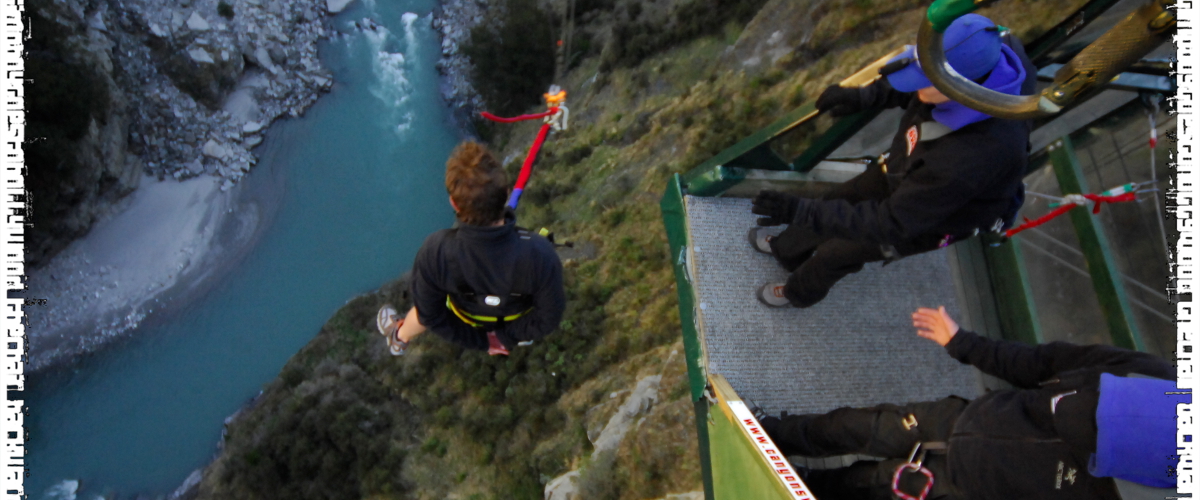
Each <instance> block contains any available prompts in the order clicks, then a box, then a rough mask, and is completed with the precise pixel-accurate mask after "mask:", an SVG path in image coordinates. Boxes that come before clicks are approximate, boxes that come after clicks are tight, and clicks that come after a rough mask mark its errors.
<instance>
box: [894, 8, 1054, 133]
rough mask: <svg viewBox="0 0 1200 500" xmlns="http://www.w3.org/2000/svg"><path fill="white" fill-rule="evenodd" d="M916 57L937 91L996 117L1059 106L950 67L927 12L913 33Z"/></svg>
mask: <svg viewBox="0 0 1200 500" xmlns="http://www.w3.org/2000/svg"><path fill="white" fill-rule="evenodd" d="M917 59H918V60H919V61H920V64H921V70H922V71H923V72H924V73H925V77H926V78H929V81H930V82H932V83H933V86H934V87H936V88H937V89H938V90H939V91H941V92H942V93H943V94H945V95H946V97H949V98H951V99H953V100H954V101H956V102H959V103H961V104H962V105H964V106H966V107H968V108H971V109H974V110H976V111H979V112H981V113H985V114H988V115H991V116H994V117H997V118H1005V119H1009V120H1029V119H1033V118H1040V117H1043V116H1050V115H1053V114H1055V113H1057V112H1058V111H1059V110H1060V109H1062V108H1060V107H1059V106H1058V105H1056V104H1054V103H1053V102H1050V100H1049V99H1047V98H1046V96H1044V95H1032V96H1016V95H1010V94H1005V93H1002V92H996V91H994V90H991V89H988V88H985V87H983V86H982V85H979V84H977V83H975V82H973V81H971V80H969V79H967V78H966V77H964V76H962V75H960V74H958V72H957V71H954V68H952V67H950V63H949V62H947V61H946V52H945V51H944V50H943V49H942V34H941V33H938V32H937V30H935V29H933V22H932V21H930V20H929V17H928V16H924V17H923V18H922V21H921V29H920V31H918V33H917Z"/></svg>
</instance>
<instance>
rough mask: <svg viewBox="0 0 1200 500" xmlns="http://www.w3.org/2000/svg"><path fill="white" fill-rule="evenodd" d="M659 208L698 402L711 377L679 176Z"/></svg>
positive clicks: (670, 182)
mask: <svg viewBox="0 0 1200 500" xmlns="http://www.w3.org/2000/svg"><path fill="white" fill-rule="evenodd" d="M659 207H660V208H661V209H662V214H663V225H664V226H666V230H667V241H668V242H669V243H670V245H671V266H672V267H673V268H674V270H675V291H676V292H677V293H678V294H679V323H680V324H681V325H682V326H683V350H684V354H685V356H686V357H687V367H688V386H689V387H690V388H691V390H692V401H695V400H697V399H702V398H703V397H704V387H705V386H707V385H708V374H707V373H705V366H704V364H703V363H702V360H703V358H704V350H703V349H702V347H701V345H700V332H699V330H698V329H697V328H696V292H695V290H694V289H693V288H692V277H691V270H690V267H689V265H688V261H687V259H688V230H687V206H685V205H684V202H683V184H682V180H681V179H680V177H679V174H675V175H674V176H672V177H671V180H670V181H669V182H668V184H667V191H666V193H664V194H663V197H662V202H660V203H659Z"/></svg>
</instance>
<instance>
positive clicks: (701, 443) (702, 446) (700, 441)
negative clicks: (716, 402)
mask: <svg viewBox="0 0 1200 500" xmlns="http://www.w3.org/2000/svg"><path fill="white" fill-rule="evenodd" d="M692 413H693V414H695V415H696V441H697V443H696V444H697V446H698V448H699V451H700V477H701V479H702V481H703V482H704V498H705V500H715V499H716V498H717V496H716V493H714V492H713V470H712V456H711V449H712V446H710V444H709V443H711V441H710V440H709V437H708V420H709V419H708V398H703V397H702V398H700V399H697V400H696V401H694V402H693V403H692Z"/></svg>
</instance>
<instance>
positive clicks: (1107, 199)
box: [1004, 192, 1137, 238]
mask: <svg viewBox="0 0 1200 500" xmlns="http://www.w3.org/2000/svg"><path fill="white" fill-rule="evenodd" d="M1083 197H1084V198H1087V199H1089V200H1092V201H1094V202H1096V206H1095V208H1093V209H1092V213H1093V214H1098V213H1100V205H1103V204H1105V203H1120V202H1123V201H1135V200H1137V193H1134V192H1129V193H1124V194H1120V195H1117V196H1103V195H1098V194H1085V195H1083ZM1077 206H1079V205H1076V204H1074V203H1071V204H1067V205H1063V206H1061V207H1058V208H1056V209H1054V211H1052V212H1050V213H1048V214H1046V215H1043V216H1041V217H1038V218H1037V219H1034V220H1029V219H1025V223H1024V224H1021V225H1020V226H1017V227H1014V228H1012V229H1009V230H1008V231H1005V232H1004V236H1006V237H1009V238H1012V237H1013V235H1014V234H1017V233H1019V232H1021V231H1024V230H1026V229H1033V228H1035V227H1038V226H1040V225H1042V224H1045V223H1047V222H1049V221H1050V219H1053V218H1055V217H1058V216H1060V215H1062V214H1065V213H1067V212H1069V211H1071V209H1072V208H1075V207H1077Z"/></svg>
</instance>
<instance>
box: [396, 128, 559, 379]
mask: <svg viewBox="0 0 1200 500" xmlns="http://www.w3.org/2000/svg"><path fill="white" fill-rule="evenodd" d="M446 191H448V192H449V193H450V206H451V207H453V208H454V213H455V217H456V218H457V220H458V224H457V225H456V227H454V228H453V229H443V230H441V231H438V232H436V233H433V234H432V235H430V236H429V237H428V238H426V239H425V243H424V244H423V245H421V249H420V250H418V251H417V258H416V259H415V261H414V262H413V270H412V278H411V280H412V281H411V282H410V289H409V290H410V293H411V296H412V301H413V307H412V308H411V309H409V311H408V313H407V314H406V315H405V316H400V314H399V313H398V312H397V311H396V309H395V308H394V307H393V306H391V305H390V304H389V305H384V306H383V307H382V308H380V309H379V315H378V318H377V326H378V328H379V332H380V333H382V334H383V335H384V336H385V337H387V343H388V350H389V352H391V354H392V355H393V356H399V355H401V354H404V350H405V349H406V348H407V347H408V344H409V342H412V341H413V339H414V338H416V336H417V335H420V334H422V333H424V332H425V331H426V330H427V329H428V330H433V333H435V334H437V335H438V336H439V337H442V338H444V339H446V340H449V341H451V342H453V343H455V344H458V345H461V346H463V347H466V348H468V349H478V350H486V351H487V352H488V354H491V355H493V356H495V355H502V356H507V355H508V354H509V349H512V348H513V347H515V346H516V345H518V344H519V343H521V342H528V341H533V340H536V339H539V338H542V337H545V336H546V335H549V334H550V333H551V332H553V331H554V330H555V329H556V328H558V323H559V322H560V321H562V316H563V311H564V310H565V309H566V306H567V302H566V294H565V292H564V291H563V280H562V263H561V262H560V261H559V259H558V254H557V253H556V252H555V250H554V244H552V243H550V241H548V240H547V239H546V238H543V237H542V236H539V235H537V234H532V233H530V232H529V231H527V230H525V229H522V228H519V227H517V225H516V216H515V215H514V214H513V211H512V210H510V209H508V208H507V207H506V206H505V202H506V201H507V200H508V196H509V193H510V191H511V190H510V189H509V184H508V180H507V178H506V176H505V174H504V168H503V167H501V166H500V163H499V162H497V161H496V159H495V157H493V156H492V153H491V152H489V151H488V150H487V148H485V147H484V146H483V145H481V144H479V143H476V142H471V141H467V142H464V143H462V144H460V145H459V146H458V147H457V148H455V149H454V152H453V153H451V155H450V159H449V160H448V161H447V162H446Z"/></svg>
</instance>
